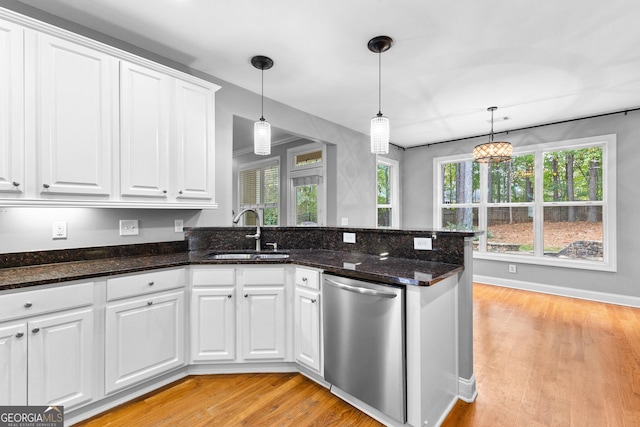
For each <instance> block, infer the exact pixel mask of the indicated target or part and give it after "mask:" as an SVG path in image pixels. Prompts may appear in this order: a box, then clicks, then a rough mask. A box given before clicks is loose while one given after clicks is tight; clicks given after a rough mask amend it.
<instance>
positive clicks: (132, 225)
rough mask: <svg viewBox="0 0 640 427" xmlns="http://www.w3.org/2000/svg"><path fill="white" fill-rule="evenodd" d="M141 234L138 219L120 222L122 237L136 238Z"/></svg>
mask: <svg viewBox="0 0 640 427" xmlns="http://www.w3.org/2000/svg"><path fill="white" fill-rule="evenodd" d="M138 234H140V229H139V228H138V220H137V219H121V220H120V235H121V236H136V235H138Z"/></svg>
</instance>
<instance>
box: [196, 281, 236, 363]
mask: <svg viewBox="0 0 640 427" xmlns="http://www.w3.org/2000/svg"><path fill="white" fill-rule="evenodd" d="M235 320H236V307H235V289H234V288H217V289H194V290H193V294H192V297H191V357H192V359H193V360H234V359H235V355H236V354H235V353H236V352H235V346H236V339H235V336H236V325H235V323H236V322H235Z"/></svg>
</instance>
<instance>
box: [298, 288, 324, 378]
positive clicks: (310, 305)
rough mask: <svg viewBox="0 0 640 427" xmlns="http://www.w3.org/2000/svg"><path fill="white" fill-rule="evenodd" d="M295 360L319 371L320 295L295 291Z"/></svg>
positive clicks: (300, 290)
mask: <svg viewBox="0 0 640 427" xmlns="http://www.w3.org/2000/svg"><path fill="white" fill-rule="evenodd" d="M294 327H295V343H294V348H295V355H296V360H297V361H298V362H300V363H303V364H305V365H307V366H308V367H310V368H312V369H315V370H316V371H318V372H319V371H320V295H319V293H318V292H310V291H306V290H302V289H296V294H295V308H294Z"/></svg>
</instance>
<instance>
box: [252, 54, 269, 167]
mask: <svg viewBox="0 0 640 427" xmlns="http://www.w3.org/2000/svg"><path fill="white" fill-rule="evenodd" d="M251 65H253V66H254V67H255V68H257V69H259V70H260V71H261V77H262V89H261V92H260V98H261V107H260V120H258V121H257V122H255V123H254V124H253V152H254V153H255V154H257V155H260V156H267V155H269V154H271V124H270V123H269V122H268V121H266V120H265V119H264V70H268V69H269V68H271V67H273V60H272V59H271V58H268V57H266V56H262V55H258V56H254V57H253V58H251Z"/></svg>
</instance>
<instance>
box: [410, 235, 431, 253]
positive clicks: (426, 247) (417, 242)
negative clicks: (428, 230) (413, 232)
mask: <svg viewBox="0 0 640 427" xmlns="http://www.w3.org/2000/svg"><path fill="white" fill-rule="evenodd" d="M413 249H416V250H418V251H431V250H433V242H432V240H431V238H430V237H414V238H413Z"/></svg>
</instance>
